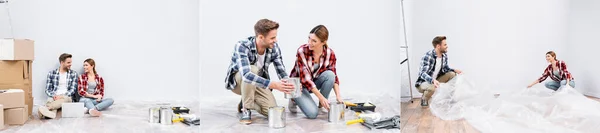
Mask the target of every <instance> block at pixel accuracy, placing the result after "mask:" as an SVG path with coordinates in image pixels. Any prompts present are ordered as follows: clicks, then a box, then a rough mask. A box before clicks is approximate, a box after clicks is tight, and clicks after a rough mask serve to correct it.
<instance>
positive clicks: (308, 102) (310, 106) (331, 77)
mask: <svg viewBox="0 0 600 133" xmlns="http://www.w3.org/2000/svg"><path fill="white" fill-rule="evenodd" d="M313 81H314V82H315V84H316V85H317V89H318V90H319V92H320V93H321V94H322V95H323V96H324V97H325V99H327V98H328V97H329V93H330V92H331V89H332V88H333V84H335V74H334V73H333V72H332V71H325V72H323V73H321V75H319V77H317V78H315V79H313ZM294 101H295V102H296V104H298V107H299V108H300V110H302V112H303V113H304V115H306V117H308V118H309V119H315V118H317V115H319V108H318V107H317V104H316V103H315V101H314V100H313V99H312V97H311V95H310V93H309V92H308V90H307V89H306V88H302V96H300V97H298V98H294Z"/></svg>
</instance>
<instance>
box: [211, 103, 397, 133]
mask: <svg viewBox="0 0 600 133" xmlns="http://www.w3.org/2000/svg"><path fill="white" fill-rule="evenodd" d="M276 97H277V96H276ZM313 99H315V101H316V97H314V96H313ZM330 100H334V99H332V98H330ZM344 100H345V101H349V102H364V101H370V102H372V103H373V104H375V105H376V106H377V108H376V110H375V112H378V113H381V114H382V116H383V117H392V116H394V115H400V97H399V96H392V95H388V94H382V95H379V96H349V98H345V99H344ZM200 102H201V103H202V105H201V115H202V116H201V119H202V121H201V131H202V132H210V133H215V132H222V133H234V132H244V133H249V132H257V133H271V132H286V133H307V132H352V133H361V132H377V133H379V132H389V133H398V132H400V130H399V129H391V130H385V129H374V130H370V129H368V128H367V127H364V126H363V125H361V124H353V125H346V124H345V122H344V123H341V124H334V123H329V122H328V121H327V119H328V118H327V113H320V114H319V116H318V117H317V119H307V118H306V117H305V116H304V114H303V113H302V112H300V109H298V113H296V114H293V113H290V112H289V110H288V109H287V100H286V99H283V98H277V104H278V105H279V106H285V107H286V116H287V118H286V119H287V120H286V127H285V128H282V129H272V128H270V127H269V125H268V119H267V118H266V117H264V116H262V115H260V114H258V113H257V112H252V122H253V123H252V124H250V125H243V124H240V123H239V119H238V113H237V111H236V107H237V103H238V102H239V96H233V97H224V98H219V99H202V100H201V101H200ZM346 112H347V113H345V114H346V115H345V116H346V118H345V119H346V120H347V121H348V120H353V119H356V117H355V116H353V115H354V112H352V111H350V110H346Z"/></svg>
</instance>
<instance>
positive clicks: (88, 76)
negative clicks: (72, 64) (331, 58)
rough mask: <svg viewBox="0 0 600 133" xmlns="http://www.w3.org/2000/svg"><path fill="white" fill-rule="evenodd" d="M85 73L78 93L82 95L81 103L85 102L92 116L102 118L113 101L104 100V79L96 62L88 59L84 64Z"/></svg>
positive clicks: (80, 81) (81, 78)
mask: <svg viewBox="0 0 600 133" xmlns="http://www.w3.org/2000/svg"><path fill="white" fill-rule="evenodd" d="M83 69H84V73H83V74H81V75H80V76H79V85H78V87H77V92H79V95H81V96H82V97H81V99H79V102H83V103H84V104H85V107H86V108H87V109H88V111H87V112H89V113H90V115H92V116H100V115H102V113H100V111H101V110H104V109H106V108H108V107H109V106H111V105H112V104H113V102H114V101H113V99H111V98H104V79H102V77H100V75H98V73H97V72H96V62H95V61H94V60H93V59H91V58H90V59H86V60H85V61H84V62H83Z"/></svg>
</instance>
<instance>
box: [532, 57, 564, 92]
mask: <svg viewBox="0 0 600 133" xmlns="http://www.w3.org/2000/svg"><path fill="white" fill-rule="evenodd" d="M546 61H548V63H550V64H549V65H548V67H546V69H545V70H544V74H542V77H540V78H539V79H537V80H535V81H534V82H533V83H531V84H530V85H529V86H527V88H531V86H533V85H535V84H537V83H541V82H542V81H544V80H546V78H548V77H550V79H552V81H549V82H546V87H547V88H548V89H551V90H554V91H556V90H558V88H560V87H562V86H564V85H566V84H567V83H569V86H571V87H572V88H575V80H574V78H573V76H571V73H570V72H569V71H568V70H567V65H566V63H565V62H564V61H561V60H556V53H554V52H553V51H548V52H547V53H546Z"/></svg>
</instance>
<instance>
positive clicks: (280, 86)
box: [269, 80, 294, 94]
mask: <svg viewBox="0 0 600 133" xmlns="http://www.w3.org/2000/svg"><path fill="white" fill-rule="evenodd" d="M282 81H284V82H277V81H272V82H271V84H269V88H271V89H275V90H279V91H281V92H283V93H285V94H290V93H291V92H292V91H294V84H291V83H285V80H282Z"/></svg>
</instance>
